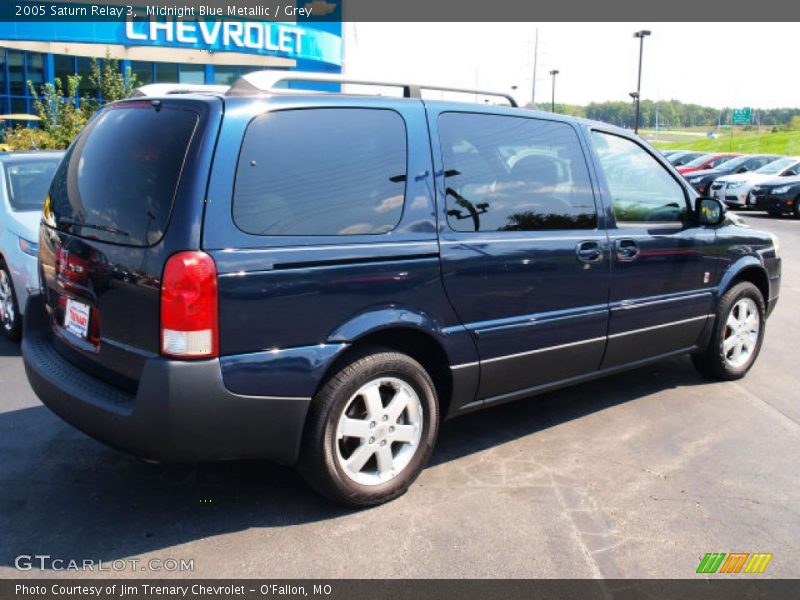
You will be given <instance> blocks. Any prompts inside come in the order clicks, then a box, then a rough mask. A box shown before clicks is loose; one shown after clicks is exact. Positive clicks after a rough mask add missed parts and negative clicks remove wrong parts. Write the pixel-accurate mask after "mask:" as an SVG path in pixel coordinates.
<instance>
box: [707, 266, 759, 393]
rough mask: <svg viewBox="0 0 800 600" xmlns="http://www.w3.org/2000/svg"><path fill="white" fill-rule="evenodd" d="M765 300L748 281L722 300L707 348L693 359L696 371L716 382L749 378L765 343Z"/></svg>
mask: <svg viewBox="0 0 800 600" xmlns="http://www.w3.org/2000/svg"><path fill="white" fill-rule="evenodd" d="M764 317H765V306H764V298H763V297H762V295H761V292H760V291H759V289H758V288H757V287H756V286H754V285H753V284H752V283H750V282H748V281H743V282H741V283H737V284H736V285H734V286H733V287H732V288H731V289H730V290H728V291H727V292H726V293H725V295H723V296H722V298H721V299H720V302H719V306H718V308H717V315H716V322H715V324H714V332H713V333H712V335H711V339H710V340H709V342H708V346H707V347H706V349H705V350H704V351H702V352H699V353H697V354H693V355H692V361H693V362H694V365H695V367H696V368H697V369H698V370H699V371H700V372H701V373H703V374H705V375H708V376H710V377H714V378H716V379H723V380H729V381H730V380H734V379H740V378H742V377H744V376H745V374H747V371H749V370H750V367H752V366H753V363H754V362H755V360H756V357H758V353H759V351H760V350H761V343H762V341H763V339H764Z"/></svg>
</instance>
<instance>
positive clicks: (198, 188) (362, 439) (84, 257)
mask: <svg viewBox="0 0 800 600" xmlns="http://www.w3.org/2000/svg"><path fill="white" fill-rule="evenodd" d="M298 76H301V75H300V74H296V73H289V72H282V73H274V72H259V73H252V74H249V75H246V76H245V77H244V78H243V79H241V80H239V81H238V82H237V83H235V84H234V85H233V86H232V87H231V88H230V89H229V90H228V91H227V92H221V91H219V90H209V91H208V93H202V92H198V91H196V90H195V91H192V92H191V93H174V94H166V95H162V96H159V97H154V96H148V95H146V94H144V93H143V94H144V95H140V96H139V97H136V98H132V99H130V100H125V101H121V102H116V103H114V104H111V105H109V106H107V107H105V108H103V109H102V110H101V111H100V112H98V113H97V114H96V115H95V117H94V118H93V119H92V120H91V121H90V123H89V124H88V125H87V126H86V128H85V130H84V131H83V132H82V133H81V135H80V136H79V137H78V138H77V140H76V141H75V142H74V143H73V144H72V146H71V147H70V149H69V150H68V152H67V154H66V156H65V158H64V160H63V162H62V163H61V165H60V167H59V169H58V171H57V173H56V175H55V178H54V180H53V183H52V186H51V188H50V193H49V197H48V199H47V201H46V205H45V209H44V215H43V222H42V226H41V231H40V244H39V248H40V250H39V268H40V276H41V293H40V294H38V295H34V296H32V297H31V299H30V300H29V302H28V305H27V308H26V313H25V319H24V324H25V333H24V341H23V353H24V359H25V367H26V371H27V374H28V378H29V380H30V382H31V385H32V386H33V389H34V390H35V391H36V393H37V394H38V395H39V397H40V398H41V399H42V401H43V402H44V403H45V404H46V405H47V406H49V407H50V408H51V409H52V410H53V411H54V412H56V413H57V414H58V415H60V416H61V417H62V418H64V419H65V420H66V421H68V422H70V423H72V424H73V425H75V426H76V427H78V428H79V429H81V430H83V431H85V432H86V433H88V434H89V435H91V436H93V437H95V438H97V439H99V440H102V441H103V442H105V443H107V444H110V445H112V446H114V447H117V448H119V449H122V450H125V451H128V452H132V453H134V454H136V455H139V456H141V457H144V458H148V459H153V460H182V461H198V460H213V459H235V458H245V457H251V458H252V457H258V458H268V459H273V460H276V461H279V462H282V463H286V464H295V463H296V464H298V466H299V467H300V469H301V471H302V473H303V474H304V475H305V477H306V478H307V479H308V481H309V483H310V484H311V485H312V486H313V487H315V488H316V489H317V490H319V491H320V492H322V493H324V494H326V495H327V496H329V497H331V498H334V499H336V500H338V501H341V502H346V503H349V504H354V505H372V504H378V503H381V502H384V501H387V500H390V499H392V498H395V497H397V496H398V495H400V494H402V493H403V492H404V491H405V490H406V489H407V488H408V486H409V485H410V484H411V483H412V482H413V481H414V479H415V478H416V477H417V475H418V474H419V472H420V471H421V469H422V468H423V467H424V465H425V463H426V461H427V460H428V458H429V457H430V454H431V452H432V449H433V445H434V442H435V440H436V436H437V431H438V428H439V423H440V420H442V419H445V418H448V417H453V416H457V415H460V414H463V413H466V412H468V411H472V410H475V409H479V408H482V407H486V406H494V405H496V404H500V403H502V402H506V401H510V400H515V399H519V398H529V397H531V396H533V395H534V394H537V393H539V392H543V391H546V390H550V389H553V388H555V387H561V386H565V385H568V384H572V383H577V382H581V381H586V380H588V379H591V378H595V377H599V376H602V375H607V374H610V373H616V372H618V371H621V370H623V369H628V368H631V367H636V366H639V365H642V364H645V363H647V362H650V361H654V360H659V359H661V358H664V357H668V356H673V355H677V354H683V353H687V354H691V356H692V359H693V361H694V363H695V365H696V366H697V367H698V369H700V370H701V371H702V372H703V373H706V374H708V375H710V376H713V377H716V378H721V379H736V378H739V377H742V376H744V374H745V373H746V372H747V371H748V369H749V368H750V367H751V366H752V364H753V362H754V361H755V359H756V357H757V355H758V352H759V349H760V346H761V343H762V339H763V336H764V328H765V321H766V318H767V316H768V315H769V314H770V312H771V311H772V309H773V308H774V306H775V303H776V301H777V298H778V293H779V289H780V258H779V249H778V243H777V240H776V239H775V238H774V237H773V236H772V235H771V234H767V233H763V232H761V231H758V230H755V229H751V228H749V227H745V226H742V225H740V224H738V223H737V221H735V220H733V219H735V217H731V216H729V215H728V213H727V212H726V211H725V209H724V207H723V206H722V205H721V204H720V203H719V202H718V201H716V200H713V199H709V198H698V197H697V196H696V193H695V192H694V190H693V189H692V188H691V187H690V186H689V185H688V184H687V183H686V181H685V180H684V179H683V178H682V177H681V176H680V175H679V174H678V173H677V172H676V171H675V170H674V168H673V167H672V166H671V165H670V164H669V163H668V162H667V161H665V160H664V159H663V158H662V157H661V155H660V154H659V153H658V152H657V151H655V150H654V149H653V148H651V147H650V146H649V145H647V144H646V143H644V142H642V140H641V139H639V138H638V137H635V136H633V135H631V134H630V133H629V132H626V131H623V130H620V129H617V128H614V127H611V126H608V125H605V124H602V123H596V122H591V121H584V120H579V119H574V118H568V117H562V116H559V115H555V114H550V113H542V112H537V111H532V110H523V109H519V108H516V107H515V106H513V102H512V103H511V104H512V106H509V107H505V106H497V105H491V104H486V103H480V104H478V103H475V104H469V103H459V102H446V101H442V100H437V101H431V100H428V99H425V98H423V94H422V91H421V88H419V87H418V86H413V85H401V86H400V87H401V89H402V90H403V97H386V96H380V97H378V96H369V95H348V94H345V93H321V92H314V91H302V90H298V89H296V88H295V87H289V86H287V85H286V80H287V79H290V78H293V77H298ZM302 77H304V78H306V79H312V80H313V79H314V76H311V75H302ZM330 79H332V78H331V77H330V76H329V77H324V76H320V77H319V80H320V81H326V82H327V81H329V80H330ZM176 91H180V90H176Z"/></svg>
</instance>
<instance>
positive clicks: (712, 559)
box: [697, 552, 725, 573]
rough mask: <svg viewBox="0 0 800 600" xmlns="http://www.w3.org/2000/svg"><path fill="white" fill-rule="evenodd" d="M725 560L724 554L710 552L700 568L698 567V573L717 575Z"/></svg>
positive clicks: (701, 562)
mask: <svg viewBox="0 0 800 600" xmlns="http://www.w3.org/2000/svg"><path fill="white" fill-rule="evenodd" d="M723 558H725V553H724V552H719V553H717V552H709V553H708V554H706V555H705V556H704V557H703V560H701V561H700V566H698V567H697V573H716V572H717V569H719V566H720V564H722V559H723Z"/></svg>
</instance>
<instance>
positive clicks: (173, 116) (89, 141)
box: [50, 103, 199, 246]
mask: <svg viewBox="0 0 800 600" xmlns="http://www.w3.org/2000/svg"><path fill="white" fill-rule="evenodd" d="M198 118H199V117H198V115H197V113H196V112H194V111H192V110H187V109H183V108H177V107H169V106H164V107H162V108H161V109H160V110H158V111H157V110H155V109H154V108H153V107H152V106H151V105H150V103H142V104H137V105H134V106H131V105H127V107H126V106H125V105H120V106H119V107H114V108H110V109H107V110H104V111H103V112H101V113H99V114H98V115H97V116H96V117H95V118H94V120H92V121H91V122H90V124H89V125H88V126H87V127H86V129H85V130H84V132H83V133H82V134H81V135H80V137H79V138H78V140H77V142H76V143H75V144H74V145H73V146H72V147H71V148H70V150H69V151H68V152H67V155H66V157H65V158H64V161H63V162H62V163H61V166H60V167H59V169H58V171H57V172H56V175H55V177H54V179H53V184H52V186H51V187H50V209H51V213H52V216H53V217H54V218H55V221H56V225H57V227H58V228H59V229H63V230H66V231H70V232H72V233H75V234H76V235H80V236H83V237H91V238H95V239H99V240H103V241H108V242H114V243H118V244H128V245H132V246H150V245H152V244H155V243H157V242H158V241H159V240H160V239H161V238H162V237H163V235H164V231H165V230H166V228H167V224H168V223H169V217H170V213H171V212H172V205H173V202H174V199H175V193H176V190H177V187H178V181H179V179H180V174H181V170H182V169H183V163H184V160H185V158H186V152H187V150H188V148H189V144H190V142H191V139H192V135H193V134H194V130H195V128H196V126H197V122H198Z"/></svg>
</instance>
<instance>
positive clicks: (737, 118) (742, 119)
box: [733, 106, 750, 125]
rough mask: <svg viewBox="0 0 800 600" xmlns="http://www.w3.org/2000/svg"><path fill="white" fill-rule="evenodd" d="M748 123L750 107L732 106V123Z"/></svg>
mask: <svg viewBox="0 0 800 600" xmlns="http://www.w3.org/2000/svg"><path fill="white" fill-rule="evenodd" d="M748 123H750V107H749V106H746V107H744V108H734V109H733V124H734V125H747V124H748Z"/></svg>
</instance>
